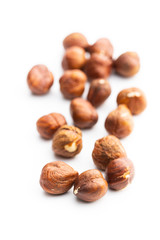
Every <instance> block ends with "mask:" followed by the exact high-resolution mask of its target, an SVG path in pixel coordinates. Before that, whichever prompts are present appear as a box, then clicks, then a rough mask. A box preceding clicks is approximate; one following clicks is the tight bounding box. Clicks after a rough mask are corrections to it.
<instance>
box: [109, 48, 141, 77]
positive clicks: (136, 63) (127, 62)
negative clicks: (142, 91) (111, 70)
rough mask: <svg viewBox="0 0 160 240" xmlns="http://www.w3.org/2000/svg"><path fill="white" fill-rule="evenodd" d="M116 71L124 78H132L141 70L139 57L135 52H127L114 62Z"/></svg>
mask: <svg viewBox="0 0 160 240" xmlns="http://www.w3.org/2000/svg"><path fill="white" fill-rule="evenodd" d="M114 67H115V70H116V72H117V73H118V74H120V75H122V76H123V77H131V76H133V75H135V74H136V73H137V72H138V71H139V69H140V60H139V56H138V54H137V53H135V52H126V53H123V54H122V55H120V56H119V57H118V58H117V60H115V62H114Z"/></svg>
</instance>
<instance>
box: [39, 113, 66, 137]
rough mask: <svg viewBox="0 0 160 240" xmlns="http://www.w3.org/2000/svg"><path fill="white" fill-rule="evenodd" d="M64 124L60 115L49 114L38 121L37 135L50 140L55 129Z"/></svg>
mask: <svg viewBox="0 0 160 240" xmlns="http://www.w3.org/2000/svg"><path fill="white" fill-rule="evenodd" d="M65 124H66V120H65V118H64V116H63V115H62V114H60V113H50V114H48V115H45V116H43V117H41V118H39V119H38V121H37V123H36V125H37V130H38V132H39V134H40V135H41V136H42V137H43V138H46V139H51V138H52V137H53V135H54V133H55V132H56V131H57V129H58V128H59V127H61V126H63V125H65Z"/></svg>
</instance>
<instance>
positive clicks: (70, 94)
mask: <svg viewBox="0 0 160 240" xmlns="http://www.w3.org/2000/svg"><path fill="white" fill-rule="evenodd" d="M86 80H87V76H86V75H85V73H83V72H82V71H81V70H79V69H73V70H68V71H65V73H64V74H63V76H62V77H61V78H60V80H59V83H60V89H61V92H62V94H63V95H64V97H65V98H68V99H73V98H75V97H80V96H81V95H82V94H83V92H84V88H85V83H86Z"/></svg>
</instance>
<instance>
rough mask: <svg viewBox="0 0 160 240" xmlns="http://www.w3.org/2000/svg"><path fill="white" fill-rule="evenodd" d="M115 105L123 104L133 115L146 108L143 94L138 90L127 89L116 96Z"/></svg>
mask: <svg viewBox="0 0 160 240" xmlns="http://www.w3.org/2000/svg"><path fill="white" fill-rule="evenodd" d="M117 104H118V105H119V104H125V105H127V107H128V108H129V110H130V111H131V113H132V114H133V115H137V114H140V113H141V112H143V111H144V109H145V108H146V106H147V100H146V96H145V94H144V92H143V91H142V90H141V89H139V88H135V87H133V88H127V89H124V90H122V91H121V92H120V93H119V94H118V96H117Z"/></svg>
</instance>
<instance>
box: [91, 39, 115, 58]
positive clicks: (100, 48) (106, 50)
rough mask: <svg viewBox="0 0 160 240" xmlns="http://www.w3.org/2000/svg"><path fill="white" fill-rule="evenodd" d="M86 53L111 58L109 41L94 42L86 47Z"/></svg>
mask: <svg viewBox="0 0 160 240" xmlns="http://www.w3.org/2000/svg"><path fill="white" fill-rule="evenodd" d="M88 51H89V52H90V53H91V54H92V53H101V54H104V55H106V56H107V57H109V58H112V56H113V46H112V44H111V42H110V41H109V39H107V38H100V39H99V40H98V41H96V42H95V43H94V44H93V45H91V46H89V47H88Z"/></svg>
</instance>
